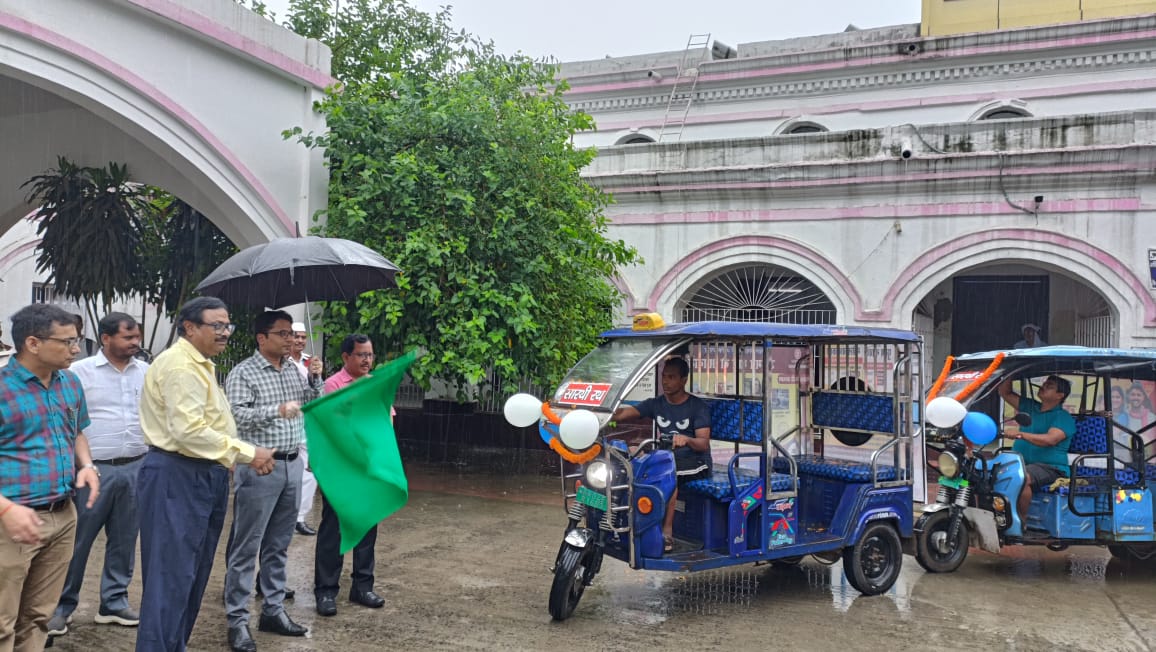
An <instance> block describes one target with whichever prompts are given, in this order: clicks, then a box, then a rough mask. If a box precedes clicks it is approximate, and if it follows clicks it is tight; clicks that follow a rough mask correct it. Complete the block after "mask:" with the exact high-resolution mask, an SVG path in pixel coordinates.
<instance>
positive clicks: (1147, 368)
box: [955, 346, 1156, 380]
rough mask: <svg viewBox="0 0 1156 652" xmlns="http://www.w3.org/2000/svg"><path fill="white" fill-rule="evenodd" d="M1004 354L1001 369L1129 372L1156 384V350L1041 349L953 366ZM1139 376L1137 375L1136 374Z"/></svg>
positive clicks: (964, 358) (960, 359)
mask: <svg viewBox="0 0 1156 652" xmlns="http://www.w3.org/2000/svg"><path fill="white" fill-rule="evenodd" d="M1000 353H1002V354H1004V359H1003V362H1002V363H1001V365H1000V366H1001V368H1003V367H1009V366H1015V367H1017V368H1024V367H1030V368H1031V369H1033V370H1038V371H1040V372H1045V371H1049V370H1050V371H1055V372H1056V373H1090V374H1100V375H1109V376H1110V375H1115V374H1114V373H1113V372H1125V371H1126V372H1128V373H1122V374H1121V375H1131V376H1133V377H1136V378H1139V377H1141V376H1143V377H1150V378H1151V379H1153V380H1156V350H1148V349H1101V348H1092V347H1086V346H1041V347H1036V348H1032V349H1009V350H1006V351H985V352H984V353H968V354H966V355H960V356H956V358H955V363H956V365H957V366H958V365H964V366H968V367H972V366H982V365H986V364H988V363H990V362H991V361H992V360H993V359H994V358H995V356H996V355H998V354H1000ZM1138 371H1139V372H1141V373H1140V374H1137V373H1136V372H1138Z"/></svg>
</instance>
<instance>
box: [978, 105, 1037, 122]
mask: <svg viewBox="0 0 1156 652" xmlns="http://www.w3.org/2000/svg"><path fill="white" fill-rule="evenodd" d="M1030 117H1032V114H1030V113H1028V112H1027V111H1024V110H1023V109H1017V108H1014V107H1010V106H1001V107H998V108H995V109H992V110H991V111H988V112H987V113H984V114H983V115H982V116H980V117H979V119H980V120H1010V119H1014V118H1030Z"/></svg>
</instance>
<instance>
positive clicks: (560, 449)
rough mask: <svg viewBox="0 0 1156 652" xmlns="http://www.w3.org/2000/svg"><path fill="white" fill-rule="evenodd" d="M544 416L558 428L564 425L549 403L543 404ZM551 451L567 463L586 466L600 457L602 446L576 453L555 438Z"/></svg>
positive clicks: (551, 444) (594, 446) (551, 441)
mask: <svg viewBox="0 0 1156 652" xmlns="http://www.w3.org/2000/svg"><path fill="white" fill-rule="evenodd" d="M542 415H543V416H545V417H546V420H547V421H549V422H550V423H552V424H554V425H556V426H560V425H562V419H561V417H559V416H558V415H557V413H555V412H554V410H552V409H551V408H550V403H549V402H543V403H542ZM550 450H552V451H554V452H555V453H557V454H559V455H561V456H562V459H564V460H566V461H567V462H573V463H574V464H585V463H587V462H589V461H590V460H592V459H594V458H595V457H598V454H599V453H601V452H602V445H601V444H594V445H593V446H591V447H590V448H588V449H586V452H584V453H575V452H574V451H572V450H570V449H569V448H566V445H565V444H563V443H562V441H561V440H560V439H559V438H558V437H557V436H555V437H553V438H552V439H551V440H550Z"/></svg>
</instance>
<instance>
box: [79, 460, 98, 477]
mask: <svg viewBox="0 0 1156 652" xmlns="http://www.w3.org/2000/svg"><path fill="white" fill-rule="evenodd" d="M80 468H81V469H82V470H83V469H92V470H93V472H94V473H96V477H98V478H99V477H100V469H98V468H96V465H95V464H93V463H92V462H89V463H88V464H85V465H84V466H82V467H80Z"/></svg>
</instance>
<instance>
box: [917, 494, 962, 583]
mask: <svg viewBox="0 0 1156 652" xmlns="http://www.w3.org/2000/svg"><path fill="white" fill-rule="evenodd" d="M915 529H916V531H919V532H920V533H919V534H917V535H916V536H915V561H917V562H919V565H920V566H922V567H923V568H924V570H926V571H927V572H929V573H951V572H953V571H955V570H956V569H958V568H959V567H960V565H962V564H963V560H964V559H967V545H968V542H969V541H970V540H971V537H970V536H969V535H968V532H967V521H965V520H963V519H960V522H959V531H958V532H957V533H956V537H955V545H954V546H952V550H951V551H950V552H940V550H939V546H938V545H936V544H937V543H939V541H940V540H941V539H942V540H943V541H944V542H946V540H947V534H948V530H950V529H951V512H950V511H947V510H944V511H941V512H932V513H931V514H924V515H923V516H920V517H919V523H918V524H916V526H915Z"/></svg>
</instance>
